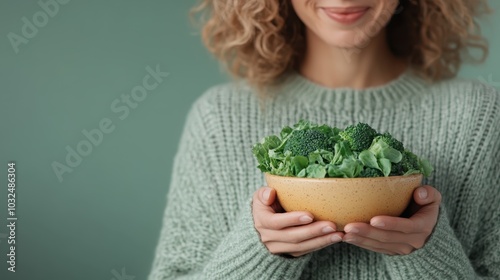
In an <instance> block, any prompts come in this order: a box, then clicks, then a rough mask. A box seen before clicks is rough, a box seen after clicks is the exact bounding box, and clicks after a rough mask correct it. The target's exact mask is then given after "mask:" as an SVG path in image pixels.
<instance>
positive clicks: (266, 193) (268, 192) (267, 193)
mask: <svg viewBox="0 0 500 280" xmlns="http://www.w3.org/2000/svg"><path fill="white" fill-rule="evenodd" d="M269 196H271V189H265V190H264V192H263V193H262V198H263V199H264V200H265V201H268V200H269Z"/></svg>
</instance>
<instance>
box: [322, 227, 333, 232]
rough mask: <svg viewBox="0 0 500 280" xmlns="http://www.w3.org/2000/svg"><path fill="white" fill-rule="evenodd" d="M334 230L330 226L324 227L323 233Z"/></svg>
mask: <svg viewBox="0 0 500 280" xmlns="http://www.w3.org/2000/svg"><path fill="white" fill-rule="evenodd" d="M334 231H335V230H334V229H333V228H332V227H324V228H323V233H330V232H334Z"/></svg>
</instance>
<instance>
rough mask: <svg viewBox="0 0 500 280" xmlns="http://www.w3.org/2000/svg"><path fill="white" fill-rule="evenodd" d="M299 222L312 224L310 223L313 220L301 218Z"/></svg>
mask: <svg viewBox="0 0 500 280" xmlns="http://www.w3.org/2000/svg"><path fill="white" fill-rule="evenodd" d="M299 220H300V221H301V222H303V223H310V222H312V221H313V219H312V218H311V217H309V216H302V217H300V219H299Z"/></svg>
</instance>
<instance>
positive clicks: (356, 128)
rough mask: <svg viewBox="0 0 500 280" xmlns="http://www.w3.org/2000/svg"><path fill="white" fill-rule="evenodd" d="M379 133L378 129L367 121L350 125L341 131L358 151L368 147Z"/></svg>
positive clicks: (341, 134) (352, 147)
mask: <svg viewBox="0 0 500 280" xmlns="http://www.w3.org/2000/svg"><path fill="white" fill-rule="evenodd" d="M377 134H378V133H377V131H376V130H375V129H373V128H372V127H370V126H369V125H367V124H366V123H358V124H356V125H351V126H348V127H347V128H346V129H344V131H342V132H340V133H339V135H340V137H341V138H342V139H343V140H344V141H347V142H348V143H349V145H350V146H351V149H352V150H353V151H356V152H361V151H363V150H366V149H368V148H369V147H370V145H371V144H372V141H373V138H375V136H377Z"/></svg>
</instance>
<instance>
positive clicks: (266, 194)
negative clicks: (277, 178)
mask: <svg viewBox="0 0 500 280" xmlns="http://www.w3.org/2000/svg"><path fill="white" fill-rule="evenodd" d="M275 198H276V191H275V190H274V189H272V188H269V187H263V188H261V189H260V192H259V200H260V202H262V204H264V205H266V206H270V205H271V204H273V202H274V199H275Z"/></svg>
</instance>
